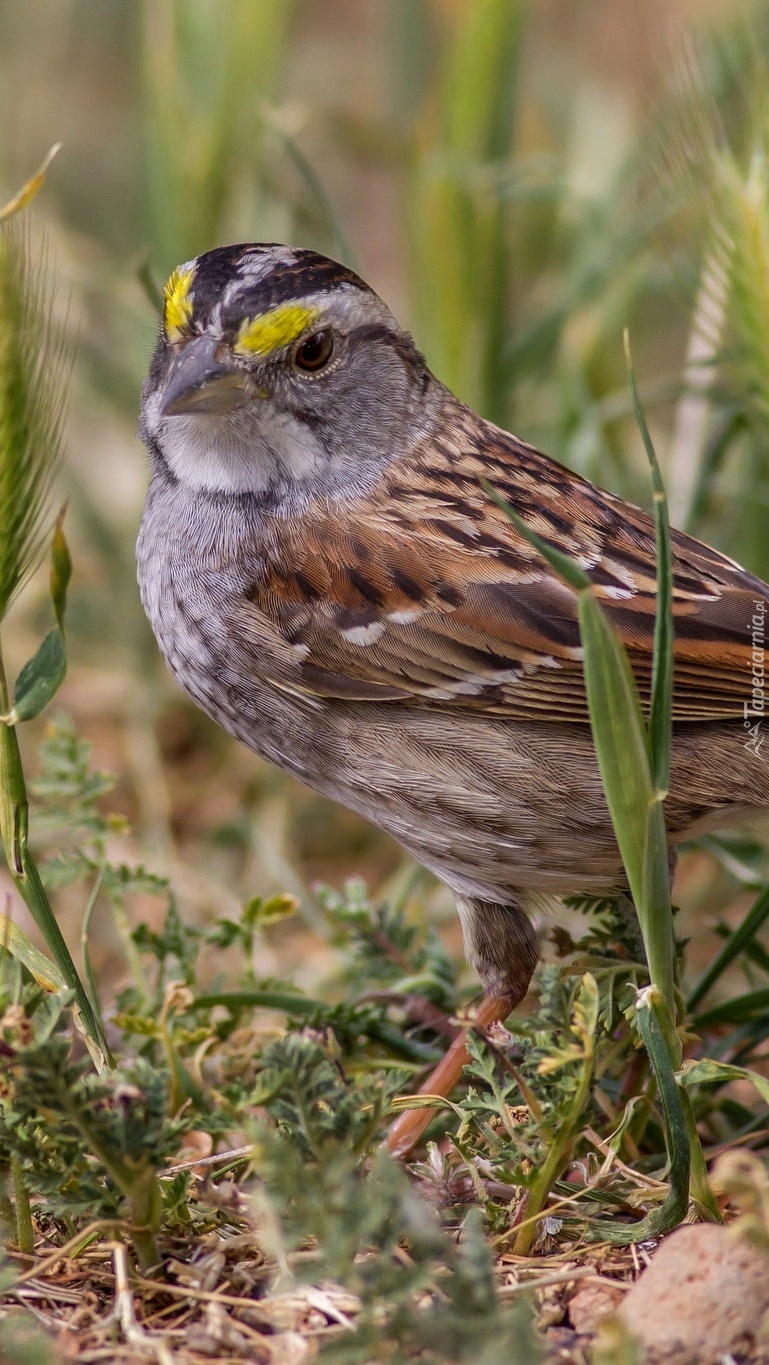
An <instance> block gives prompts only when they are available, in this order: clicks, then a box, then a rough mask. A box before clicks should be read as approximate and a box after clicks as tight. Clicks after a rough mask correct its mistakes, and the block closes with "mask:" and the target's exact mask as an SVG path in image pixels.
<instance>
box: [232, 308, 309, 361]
mask: <svg viewBox="0 0 769 1365" xmlns="http://www.w3.org/2000/svg"><path fill="white" fill-rule="evenodd" d="M319 317H320V310H319V309H318V308H306V307H305V306H304V305H303V304H300V303H282V304H280V306H279V307H278V308H271V309H270V311H269V312H268V313H262V314H260V316H259V317H256V318H246V320H245V322H242V323H241V325H240V330H239V331H238V337H237V340H236V342H235V348H234V349H235V350H236V351H237V352H238V354H239V355H258V356H268V355H271V354H272V352H273V351H277V350H279V349H280V348H281V347H282V346H290V344H291V342H292V341H296V339H297V337H300V336H301V335H302V332H304V331H306V330H307V328H308V327H311V326H312V325H313V323H314V322H317V320H318V318H319Z"/></svg>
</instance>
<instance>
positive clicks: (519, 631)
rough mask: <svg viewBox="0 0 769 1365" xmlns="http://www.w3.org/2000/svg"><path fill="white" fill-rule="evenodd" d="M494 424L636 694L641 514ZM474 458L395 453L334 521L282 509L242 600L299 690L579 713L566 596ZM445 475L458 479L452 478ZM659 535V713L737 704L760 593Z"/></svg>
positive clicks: (646, 575)
mask: <svg viewBox="0 0 769 1365" xmlns="http://www.w3.org/2000/svg"><path fill="white" fill-rule="evenodd" d="M474 420H475V422H476V423H477V421H478V419H474ZM489 430H491V431H494V429H489ZM496 436H497V438H498V445H497V446H496V447H495V458H496V459H497V464H498V466H499V468H498V469H497V471H496V472H497V478H496V480H495V482H496V483H497V484H498V485H499V486H501V490H502V492H503V493H504V494H505V496H508V497H509V498H510V501H511V502H513V503H514V505H515V504H516V503H517V506H518V508H519V510H520V512H521V515H523V516H524V517H525V519H526V521H527V522H528V523H529V524H530V525H532V526H533V529H535V530H537V532H538V533H539V534H540V535H543V536H544V537H545V538H546V539H548V540H549V541H550V542H551V543H554V544H556V545H557V546H558V548H559V549H562V550H565V551H566V552H567V553H570V554H572V555H574V556H576V557H577V558H578V559H579V560H580V561H581V562H582V563H583V565H584V566H585V567H586V569H587V572H588V573H589V574H590V576H591V578H592V579H593V582H594V585H595V591H596V594H597V596H598V597H599V599H600V600H601V602H602V604H603V606H604V607H605V609H606V611H607V614H608V616H609V618H610V619H611V621H612V623H613V624H614V626H615V628H616V629H617V631H618V633H619V635H620V637H621V638H622V640H623V642H624V643H625V645H626V647H627V649H628V653H629V656H630V660H631V664H632V666H633V669H634V672H635V674H636V677H637V680H638V683H639V687H640V689H641V693H642V695H647V696H648V691H649V686H650V675H651V651H652V643H653V634H654V608H655V600H654V578H655V548H654V532H653V525H652V522H651V520H650V518H649V517H648V516H647V515H646V513H644V512H642V511H640V510H639V509H637V508H635V507H632V506H630V505H629V504H626V503H624V502H622V501H621V500H620V499H618V498H615V497H613V495H611V494H608V493H603V492H602V491H601V490H599V489H596V488H594V486H593V485H591V484H589V483H587V482H586V481H585V480H583V479H581V478H579V477H578V476H577V475H574V474H571V473H570V472H569V471H567V470H565V469H563V468H562V467H561V466H559V465H557V464H555V463H554V462H553V461H551V460H549V459H548V458H547V457H546V456H543V455H539V453H538V452H536V451H533V450H532V449H531V448H530V447H523V446H520V445H519V444H518V443H515V441H514V438H512V437H507V436H506V434H505V433H496ZM500 452H502V454H505V455H506V456H507V461H508V463H507V467H504V465H503V463H502V461H501V459H500ZM486 465H487V461H486V459H485V458H484V459H481V458H479V457H471V456H468V455H467V453H466V451H463V452H460V453H459V454H456V453H455V454H454V456H453V457H452V452H451V449H450V448H447V447H445V446H444V447H443V448H442V451H441V452H440V453H439V455H438V456H435V455H434V453H432V454H431V464H430V466H429V467H428V468H427V469H426V468H425V465H424V462H422V463H418V462H415V463H414V465H413V466H412V467H411V468H409V467H408V464H406V463H405V462H404V463H403V464H401V465H399V466H396V467H395V472H394V473H393V474H392V476H391V479H390V484H389V486H387V485H386V486H385V487H384V489H382V490H380V496H379V497H378V498H377V499H376V500H375V499H372V500H371V501H370V502H369V503H360V504H357V505H356V506H355V508H354V511H353V510H352V508H351V507H350V506H348V508H347V509H346V512H345V518H346V519H345V522H344V528H343V529H342V528H340V523H339V520H338V519H336V518H333V517H332V516H331V515H330V514H329V512H328V510H327V509H317V510H316V511H314V512H310V513H308V514H306V515H305V517H304V518H303V521H302V523H301V525H300V526H299V527H298V528H297V527H289V526H288V525H287V524H286V523H283V528H284V529H282V531H281V533H280V536H281V538H280V541H279V543H278V545H277V547H276V548H275V549H274V551H273V553H272V555H271V558H270V561H269V564H268V565H267V567H266V571H265V576H264V578H263V579H262V580H260V582H259V583H258V584H257V585H256V586H255V588H254V590H253V599H252V600H253V605H254V606H255V607H257V608H258V610H259V611H260V612H263V613H265V615H266V616H267V617H268V618H269V619H270V621H271V622H272V624H273V626H274V627H275V629H276V631H277V632H279V634H281V635H282V636H283V638H284V639H285V641H286V644H287V645H293V646H301V647H302V649H301V651H300V652H301V653H302V655H303V657H302V658H301V660H299V661H298V662H297V663H296V664H295V665H294V667H295V681H296V683H297V685H298V686H299V687H301V688H303V689H305V690H307V691H310V692H315V693H317V694H318V695H322V696H327V697H339V698H346V699H351V698H358V699H361V700H373V699H376V698H379V699H382V700H392V701H398V700H404V701H409V702H410V703H411V704H412V705H414V704H416V705H422V706H433V707H440V708H442V709H446V708H451V709H456V710H459V711H466V712H477V711H488V712H491V713H494V714H497V715H514V716H516V717H520V718H523V717H531V718H536V719H544V718H547V719H550V720H557V721H572V722H581V723H584V722H585V721H586V720H587V705H586V698H585V694H584V682H583V675H582V666H581V662H580V639H579V628H578V623H577V599H576V596H575V594H574V593H573V592H572V591H571V589H569V588H568V587H566V586H565V585H564V584H563V583H562V582H561V581H560V580H559V579H558V578H557V577H556V576H555V575H554V574H552V573H551V572H550V571H549V569H548V568H547V566H546V565H545V564H544V562H543V561H542V559H541V557H540V556H538V555H537V554H536V552H535V551H533V550H532V549H531V547H530V546H529V545H528V544H527V543H526V542H524V541H523V540H522V538H521V537H520V536H519V534H518V533H517V531H516V530H515V528H514V527H513V526H512V525H511V523H510V522H509V521H508V520H507V519H506V518H505V517H504V514H503V513H502V512H501V511H500V509H499V508H498V507H497V506H496V505H495V504H494V503H492V502H491V500H490V499H489V498H488V497H487V496H486V495H485V494H484V493H483V491H482V489H480V486H479V477H480V475H487V474H488V471H487V467H486ZM447 469H449V470H450V473H451V480H450V481H447V476H446V471H447ZM460 474H461V475H463V477H464V478H465V479H466V484H465V486H463V487H462V488H461V490H460V492H459V493H457V492H456V490H457V486H458V483H459V476H460ZM489 477H491V475H489ZM447 488H448V492H447ZM449 494H451V496H449ZM673 549H674V573H675V593H674V618H675V635H676V644H675V664H676V667H675V691H674V716H675V718H676V719H677V720H679V721H696V720H712V719H720V718H729V717H740V718H742V716H743V707H744V704H745V702H746V701H748V699H749V695H750V690H751V683H752V676H751V647H752V641H751V629H752V618H753V616H754V613H755V611H756V607H755V603H756V601H758V600H760V601H761V602H763V603H769V588H767V585H766V584H763V583H761V582H760V580H758V579H755V578H753V577H752V576H751V575H749V574H747V573H745V571H744V570H742V569H740V568H739V567H738V566H737V565H735V564H734V563H733V562H732V561H731V560H729V559H726V558H725V557H724V556H722V555H720V554H719V553H718V552H717V551H715V550H712V549H710V548H709V547H707V546H704V545H702V544H700V543H699V542H698V541H695V540H692V539H691V538H689V537H687V536H684V535H681V534H680V533H674V537H673ZM245 609H246V611H248V610H249V608H248V604H246V608H245Z"/></svg>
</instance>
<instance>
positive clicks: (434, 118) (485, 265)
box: [400, 0, 529, 422]
mask: <svg viewBox="0 0 769 1365" xmlns="http://www.w3.org/2000/svg"><path fill="white" fill-rule="evenodd" d="M422 8H424V6H423V5H421V4H417V5H415V6H414V7H413V10H412V8H411V6H410V5H408V4H407V5H406V7H405V9H404V6H403V5H401V28H400V45H401V47H402V48H405V46H406V44H407V43H409V42H410V41H412V40H413V38H414V36H415V33H414V26H415V25H418V32H419V33H421V35H422V45H423V47H424V46H426V41H427V40H426V35H427V36H429V34H428V21H429V8H428V11H427V15H426V16H422V20H421V22H419V23H418V15H417V13H416V11H417V10H419V9H422ZM443 9H448V10H449V16H448V19H447V22H446V23H445V25H444V27H443V32H442V42H441V44H440V47H439V57H438V67H437V70H436V72H435V75H434V78H433V81H432V83H431V89H430V92H429V95H430V98H429V100H427V101H426V102H425V107H424V110H423V112H422V115H421V117H420V119H419V120H418V122H417V130H416V136H415V138H414V141H413V150H412V153H411V160H410V165H409V168H408V172H407V176H406V194H405V202H404V213H405V216H406V228H407V240H408V244H409V248H410V256H411V272H410V283H411V296H412V300H413V308H414V318H415V326H416V330H417V334H418V335H419V337H420V341H421V343H422V345H423V346H424V347H425V349H426V350H427V353H428V354H429V356H430V361H431V364H432V366H433V368H434V369H435V371H436V373H437V374H438V375H439V376H440V378H441V379H442V380H443V382H444V383H446V384H448V386H449V388H451V389H453V390H454V391H455V392H456V393H458V394H459V395H460V397H462V398H463V399H464V400H465V401H466V402H468V403H470V404H471V405H472V406H473V407H476V408H477V409H478V410H479V411H480V412H482V413H484V415H485V416H486V417H488V418H490V419H491V420H492V421H498V422H504V420H505V416H506V394H507V388H508V385H507V382H506V376H505V375H504V374H503V372H502V368H501V367H502V365H503V363H504V357H505V354H506V342H507V339H508V329H509V300H510V270H511V240H510V237H511V234H510V232H509V225H508V216H509V214H508V204H507V202H506V200H505V199H504V197H503V196H502V195H501V194H500V193H499V192H498V185H497V180H496V177H497V176H498V175H499V173H500V171H501V170H502V168H503V167H504V166H506V165H507V164H508V163H509V160H510V158H511V156H512V148H513V139H514V132H515V126H516V120H515V114H516V111H517V107H518V104H519V102H520V99H521V82H520V79H519V74H518V73H519V64H520V55H521V46H522V39H523V36H524V28H525V21H526V17H527V14H528V9H529V5H528V3H527V2H526V0H475V3H473V4H471V5H456V4H455V5H453V6H450V7H442V8H441V11H440V12H443ZM425 55H427V54H425ZM400 60H401V63H402V65H403V66H404V67H405V65H406V57H405V52H401V53H400ZM412 61H413V59H412ZM420 65H423V69H428V70H429V62H428V61H425V63H424V64H420ZM415 69H416V68H415Z"/></svg>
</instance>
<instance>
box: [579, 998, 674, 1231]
mask: <svg viewBox="0 0 769 1365" xmlns="http://www.w3.org/2000/svg"><path fill="white" fill-rule="evenodd" d="M665 1008H666V1006H665V1002H664V1001H662V1000H661V999H660V997H659V994H658V993H657V992H656V991H655V990H654V988H653V987H649V988H648V989H647V990H645V991H641V992H639V996H638V1000H637V1003H636V1016H635V1017H636V1024H637V1026H638V1031H639V1033H640V1035H641V1039H642V1041H643V1044H644V1047H645V1048H646V1051H647V1053H648V1055H649V1060H650V1061H651V1064H652V1069H653V1071H654V1075H655V1078H656V1081H657V1087H658V1090H659V1096H660V1102H661V1104H662V1111H663V1114H664V1118H665V1142H666V1145H667V1151H668V1159H669V1162H670V1170H669V1173H668V1193H667V1196H666V1198H665V1201H664V1203H663V1204H662V1206H661V1207H660V1208H659V1209H655V1210H654V1211H653V1212H652V1213H650V1214H648V1215H647V1217H646V1218H644V1219H643V1221H642V1222H641V1223H633V1224H631V1225H630V1226H629V1227H622V1226H621V1225H619V1226H618V1225H617V1224H616V1223H610V1222H604V1221H601V1222H598V1223H596V1224H594V1225H593V1227H592V1228H591V1234H590V1235H591V1238H593V1239H594V1240H604V1239H605V1240H606V1241H607V1242H613V1243H614V1244H615V1245H617V1244H620V1245H622V1244H625V1245H626V1244H627V1243H629V1242H641V1241H645V1240H646V1239H647V1238H650V1237H662V1236H663V1235H664V1234H665V1233H666V1232H670V1230H671V1229H672V1228H674V1227H677V1226H678V1224H679V1223H680V1222H681V1221H682V1220H683V1218H684V1217H685V1215H686V1211H687V1208H688V1206H689V1179H690V1172H691V1146H690V1134H689V1127H688V1124H687V1120H686V1113H685V1111H684V1105H683V1102H682V1101H683V1098H684V1097H683V1096H682V1094H681V1091H680V1090H679V1087H678V1083H677V1081H676V1077H675V1074H674V1071H673V1067H672V1065H671V1058H670V1050H669V1047H668V1043H667V1038H666V1031H667V1029H666V1022H665V1020H664V1018H663V1017H661V1013H660V1010H661V1009H662V1011H664V1010H665Z"/></svg>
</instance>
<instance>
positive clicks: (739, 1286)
mask: <svg viewBox="0 0 769 1365" xmlns="http://www.w3.org/2000/svg"><path fill="white" fill-rule="evenodd" d="M768 1311H769V1256H767V1255H766V1253H765V1252H763V1251H759V1250H757V1249H755V1248H754V1247H752V1246H750V1245H749V1244H748V1243H747V1242H745V1241H743V1240H739V1239H738V1238H736V1237H735V1236H734V1234H731V1233H730V1232H729V1230H728V1228H725V1227H721V1226H720V1225H718V1224H716V1223H700V1224H697V1225H696V1226H686V1227H682V1228H677V1229H676V1231H675V1232H673V1233H671V1235H670V1236H669V1237H668V1238H667V1239H666V1240H665V1241H664V1242H663V1243H662V1246H661V1247H660V1248H659V1250H658V1251H657V1253H656V1255H655V1257H654V1259H653V1261H652V1263H651V1265H650V1266H649V1267H648V1268H647V1269H646V1270H645V1271H644V1272H643V1274H642V1275H641V1277H640V1279H639V1280H638V1281H637V1282H636V1283H635V1284H634V1285H633V1288H632V1289H631V1290H630V1291H629V1293H628V1294H627V1295H626V1297H625V1299H624V1302H623V1303H622V1304H621V1305H620V1308H619V1317H620V1319H621V1320H622V1322H624V1324H625V1326H626V1327H627V1328H628V1330H629V1331H630V1332H631V1333H632V1334H633V1336H634V1337H635V1338H636V1339H637V1340H638V1341H639V1342H640V1344H641V1345H642V1346H643V1347H644V1348H645V1351H646V1355H645V1357H644V1359H645V1362H646V1365H668V1363H669V1362H670V1365H672V1363H673V1362H675V1365H717V1362H718V1361H719V1360H720V1359H721V1358H722V1357H723V1356H725V1355H727V1354H728V1353H730V1352H732V1351H734V1350H735V1349H736V1348H737V1347H739V1348H740V1349H741V1351H745V1350H746V1349H747V1348H749V1346H750V1345H751V1344H752V1342H753V1341H754V1339H755V1337H756V1336H757V1334H758V1332H759V1329H760V1326H761V1321H762V1319H763V1318H764V1316H765V1314H766V1313H767V1312H768Z"/></svg>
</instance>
